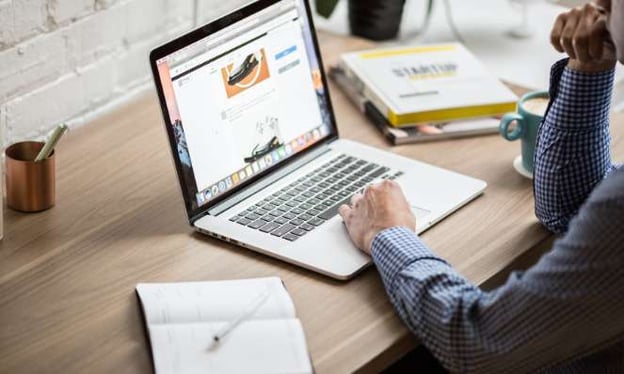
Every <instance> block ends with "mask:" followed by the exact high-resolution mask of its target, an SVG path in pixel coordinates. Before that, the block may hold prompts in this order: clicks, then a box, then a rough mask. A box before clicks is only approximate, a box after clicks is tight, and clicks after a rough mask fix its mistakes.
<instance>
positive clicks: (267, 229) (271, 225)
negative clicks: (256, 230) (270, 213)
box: [260, 222, 281, 232]
mask: <svg viewBox="0 0 624 374" xmlns="http://www.w3.org/2000/svg"><path fill="white" fill-rule="evenodd" d="M280 226H281V225H280V224H279V223H275V222H271V223H269V224H266V225H264V226H262V227H261V228H260V231H261V232H271V231H273V230H275V229H276V228H278V227H280Z"/></svg>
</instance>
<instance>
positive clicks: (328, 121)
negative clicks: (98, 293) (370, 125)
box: [150, 0, 486, 280]
mask: <svg viewBox="0 0 624 374" xmlns="http://www.w3.org/2000/svg"><path fill="white" fill-rule="evenodd" d="M150 62H151V67H152V72H153V75H154V80H155V83H156V89H157V91H158V96H159V99H160V104H161V107H162V113H163V116H164V121H165V128H166V131H167V134H168V137H169V142H170V146H171V151H172V155H173V160H174V163H175V167H176V170H177V174H178V179H179V182H180V186H181V189H182V196H183V198H184V203H185V205H186V212H187V214H188V220H189V223H190V224H191V225H192V226H193V228H194V229H195V230H197V231H199V232H201V233H204V234H207V235H210V236H212V237H215V238H218V239H221V240H224V241H227V242H229V243H234V244H236V245H238V246H241V247H245V248H248V249H251V250H254V251H257V252H260V253H263V254H266V255H269V256H271V257H274V258H278V259H281V260H283V261H286V262H289V263H291V264H295V265H297V266H301V267H304V268H306V269H310V270H312V271H315V272H318V273H321V274H324V275H327V276H329V277H332V278H336V279H341V280H346V279H350V278H352V277H353V276H355V275H356V274H357V273H358V272H360V271H361V270H362V269H364V268H365V267H366V266H368V265H369V264H370V263H371V259H370V257H368V256H366V255H365V254H364V253H362V252H361V251H359V250H358V249H357V248H356V247H355V246H354V245H353V244H352V242H351V240H350V238H349V236H348V234H347V231H346V229H345V227H344V224H343V222H342V219H341V217H340V216H339V215H338V207H339V206H340V205H342V204H345V203H348V202H349V201H350V198H351V196H352V195H353V194H354V193H357V192H358V191H360V190H361V189H362V188H364V187H365V186H366V185H368V184H371V183H376V182H377V181H380V180H383V179H392V180H396V181H397V182H398V183H399V184H400V185H401V187H402V188H403V191H404V192H405V194H406V196H407V197H408V200H409V202H410V204H411V206H412V209H413V212H414V213H415V215H416V218H417V222H418V231H419V232H422V231H424V230H426V229H428V228H429V227H431V226H432V225H434V224H435V223H437V222H438V221H440V220H441V219H443V218H444V217H446V216H448V215H449V214H450V213H452V212H453V211H455V210H457V209H458V208H460V207H461V206H463V205H464V204H466V203H468V202H469V201H470V200H472V199H474V198H475V197H477V196H479V195H480V194H481V193H482V192H483V191H484V189H485V188H486V183H485V182H483V181H480V180H477V179H474V178H470V177H467V176H463V175H460V174H457V173H454V172H451V171H448V170H443V169H440V168H437V167H434V166H431V165H428V164H425V163H421V162H418V161H414V160H411V159H408V158H404V157H401V156H399V155H395V154H393V153H390V152H386V151H382V150H379V149H376V148H372V147H369V146H366V145H364V144H360V143H357V142H354V141H350V140H346V139H340V138H339V136H338V129H337V126H336V119H335V117H334V112H333V110H332V104H331V100H330V97H329V90H328V84H327V79H326V76H325V71H324V69H323V64H322V61H321V55H320V53H319V47H318V41H317V39H316V34H315V31H314V26H313V23H312V13H311V10H310V5H309V4H308V1H307V0H258V1H255V2H253V3H250V4H249V5H246V6H244V7H242V8H240V9H238V10H236V11H233V12H232V13H230V14H228V15H226V16H224V17H223V18H220V19H217V20H215V21H214V22H210V23H209V24H207V25H206V26H204V27H201V28H199V29H196V30H194V31H192V32H190V33H188V34H186V35H184V36H182V37H180V38H178V39H175V40H173V41H171V42H169V43H167V44H165V45H163V46H161V47H159V48H157V49H155V50H153V51H152V52H151V55H150ZM362 126H367V125H366V124H362Z"/></svg>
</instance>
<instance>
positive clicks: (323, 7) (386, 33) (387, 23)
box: [315, 0, 405, 40]
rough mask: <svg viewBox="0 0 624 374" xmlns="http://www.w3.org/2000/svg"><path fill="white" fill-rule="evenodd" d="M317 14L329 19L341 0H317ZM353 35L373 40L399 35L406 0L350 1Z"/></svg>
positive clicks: (350, 21)
mask: <svg viewBox="0 0 624 374" xmlns="http://www.w3.org/2000/svg"><path fill="white" fill-rule="evenodd" d="M315 1H316V10H317V12H318V13H319V14H320V15H321V16H323V17H325V18H329V16H331V14H332V13H333V11H334V9H335V8H336V5H337V4H338V1H339V0H315ZM348 1H349V3H348V7H349V26H350V28H351V33H352V34H353V35H358V36H362V37H365V38H368V39H371V40H387V39H392V38H395V37H396V36H397V34H398V33H399V26H400V24H401V17H402V16H403V6H404V5H405V0H348Z"/></svg>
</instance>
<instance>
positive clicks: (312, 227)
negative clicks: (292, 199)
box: [299, 223, 314, 231]
mask: <svg viewBox="0 0 624 374" xmlns="http://www.w3.org/2000/svg"><path fill="white" fill-rule="evenodd" d="M299 228H300V229H304V230H306V231H312V230H314V226H312V225H310V224H309V223H304V224H303V225H301V226H299Z"/></svg>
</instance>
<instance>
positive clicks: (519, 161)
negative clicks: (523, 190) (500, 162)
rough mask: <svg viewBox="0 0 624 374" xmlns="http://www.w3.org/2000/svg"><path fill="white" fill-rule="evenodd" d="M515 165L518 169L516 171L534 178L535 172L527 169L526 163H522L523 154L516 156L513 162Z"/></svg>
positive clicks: (526, 176)
mask: <svg viewBox="0 0 624 374" xmlns="http://www.w3.org/2000/svg"><path fill="white" fill-rule="evenodd" d="M513 166H514V169H516V171H517V172H518V173H519V174H520V175H522V176H523V177H525V178H529V179H533V173H531V172H530V171H528V170H527V169H525V168H524V165H522V156H518V157H516V159H515V160H514V162H513Z"/></svg>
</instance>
